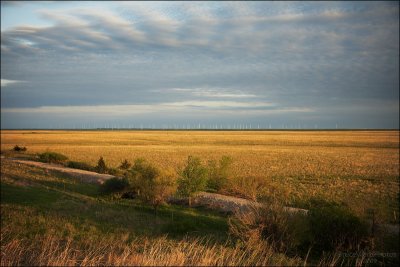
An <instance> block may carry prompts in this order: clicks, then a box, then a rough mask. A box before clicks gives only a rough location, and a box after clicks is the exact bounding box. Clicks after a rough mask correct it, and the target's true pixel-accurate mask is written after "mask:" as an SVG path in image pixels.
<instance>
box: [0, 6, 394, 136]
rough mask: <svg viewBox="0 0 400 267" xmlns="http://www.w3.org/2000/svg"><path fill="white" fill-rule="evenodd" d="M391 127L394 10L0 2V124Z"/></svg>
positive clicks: (8, 126)
mask: <svg viewBox="0 0 400 267" xmlns="http://www.w3.org/2000/svg"><path fill="white" fill-rule="evenodd" d="M103 127H114V128H115V127H120V128H122V127H124V128H126V127H135V128H140V127H143V128H153V127H154V128H214V129H215V128H246V127H247V128H253V129H257V128H260V129H261V128H272V129H276V128H277V129H281V128H285V129H299V128H302V129H304V128H312V129H314V128H318V129H323V128H338V129H342V128H377V129H378V128H395V129H398V128H399V2H360V1H357V2H350V1H343V2H340V1H335V2H326V1H321V2H303V1H301V2H288V1H282V2H279V1H271V2H269V1H256V2H240V1H234V2H227V1H210V2H196V1H188V2H176V1H171V2H167V1H165V2H149V1H146V2H94V1H91V2H82V1H80V2H78V1H77V2H56V1H36V2H12V1H2V2H1V128H2V129H22V128H23V129H30V128H32V129H34V128H55V129H59V128H103Z"/></svg>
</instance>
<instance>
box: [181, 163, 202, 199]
mask: <svg viewBox="0 0 400 267" xmlns="http://www.w3.org/2000/svg"><path fill="white" fill-rule="evenodd" d="M206 185H207V168H206V167H204V166H202V164H201V162H200V159H199V158H196V157H192V156H189V157H188V160H187V165H186V167H185V168H184V169H183V170H182V171H181V172H180V177H179V179H178V192H179V194H180V195H182V196H185V197H188V198H189V206H191V205H192V199H191V198H192V196H193V195H194V194H195V193H196V192H198V191H201V190H204V189H205V187H206Z"/></svg>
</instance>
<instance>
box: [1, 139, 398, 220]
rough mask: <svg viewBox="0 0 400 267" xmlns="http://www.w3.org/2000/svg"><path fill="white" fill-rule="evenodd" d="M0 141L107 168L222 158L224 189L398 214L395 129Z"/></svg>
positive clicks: (7, 147) (382, 217)
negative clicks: (227, 178)
mask: <svg viewBox="0 0 400 267" xmlns="http://www.w3.org/2000/svg"><path fill="white" fill-rule="evenodd" d="M1 141H2V144H1V149H2V150H3V151H4V150H10V149H12V148H13V147H14V146H15V145H16V144H18V145H22V146H26V147H27V148H28V152H30V153H36V152H37V153H38V152H44V151H46V150H49V151H55V152H59V153H62V154H65V155H66V156H68V157H69V158H70V159H71V160H73V161H83V162H87V163H89V164H92V165H95V164H96V162H97V160H98V159H99V157H100V156H103V157H104V159H105V160H106V162H107V164H109V165H110V166H111V167H117V166H119V165H120V163H121V161H122V160H124V159H128V160H129V161H130V162H133V161H134V160H135V159H137V158H139V157H143V158H146V159H148V160H149V161H151V163H153V164H155V165H156V166H158V167H161V168H166V167H172V168H175V169H178V168H182V167H183V165H184V163H185V161H186V158H187V156H189V155H193V156H199V157H200V158H201V159H202V160H203V161H204V162H206V161H207V160H212V159H213V160H218V159H219V158H221V157H222V156H223V155H227V156H231V157H232V158H233V160H234V162H233V165H232V173H233V177H231V181H233V182H232V183H231V185H230V188H228V190H226V192H228V193H231V194H236V195H241V196H244V197H248V198H253V199H254V198H265V197H267V198H268V197H273V198H279V199H280V200H281V201H283V202H285V203H286V204H289V205H290V204H292V205H293V203H300V202H304V201H307V199H309V198H310V197H322V198H324V199H327V200H335V201H341V202H345V203H346V204H348V205H349V206H350V207H351V208H352V209H353V210H354V211H355V212H356V213H357V214H358V215H360V216H363V215H364V213H365V210H366V209H369V208H373V209H375V210H376V211H377V212H378V218H380V220H382V221H389V222H398V217H399V211H398V207H397V206H398V205H397V200H398V199H397V198H398V194H399V189H398V188H399V187H398V185H399V184H398V177H399V149H398V148H399V132H398V131H316V132H313V131H303V132H302V131H293V132H287V131H283V132H279V131H273V132H268V131H246V132H244V131H229V132H224V131H2V132H1ZM243 185H245V186H243Z"/></svg>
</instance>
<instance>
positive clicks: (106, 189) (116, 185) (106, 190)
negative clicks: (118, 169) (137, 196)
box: [100, 177, 129, 194]
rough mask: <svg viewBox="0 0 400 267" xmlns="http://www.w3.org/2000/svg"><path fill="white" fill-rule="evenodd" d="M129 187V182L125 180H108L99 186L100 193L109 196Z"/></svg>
mask: <svg viewBox="0 0 400 267" xmlns="http://www.w3.org/2000/svg"><path fill="white" fill-rule="evenodd" d="M128 187H129V182H128V180H127V179H126V178H122V179H121V178H117V177H115V178H110V179H108V180H106V181H105V182H104V183H103V184H102V185H100V192H102V193H103V194H111V193H118V192H123V191H125V190H126V189H128Z"/></svg>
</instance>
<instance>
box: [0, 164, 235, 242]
mask: <svg viewBox="0 0 400 267" xmlns="http://www.w3.org/2000/svg"><path fill="white" fill-rule="evenodd" d="M3 165H4V166H2V169H3V170H2V172H3V175H4V177H5V179H3V181H2V183H1V205H2V215H3V214H4V215H5V217H4V218H5V219H4V220H3V219H2V225H4V226H7V227H15V225H19V224H25V225H21V227H20V228H19V229H18V232H20V233H25V234H26V235H29V232H31V233H32V232H37V231H50V232H51V231H57V232H61V233H66V234H67V233H68V234H70V235H71V234H72V236H74V237H82V236H84V237H86V236H87V234H86V231H88V228H90V229H92V230H91V231H92V232H93V231H94V232H96V234H102V235H104V234H111V233H114V234H115V233H119V234H121V233H129V235H132V237H133V236H140V235H143V236H162V235H168V236H171V237H173V238H181V237H183V236H193V237H196V236H204V235H210V236H212V237H213V239H215V240H216V241H218V240H221V241H222V240H224V239H226V237H227V232H228V225H227V220H226V218H225V217H224V216H221V215H219V214H217V213H215V212H211V211H202V210H196V209H191V208H183V207H180V206H175V205H167V206H163V207H161V208H160V209H159V210H158V212H157V214H155V213H154V210H153V209H152V208H151V207H150V206H146V205H143V204H141V203H140V202H138V201H136V200H127V199H120V200H113V199H112V198H111V197H103V196H101V195H100V194H99V190H98V186H97V185H93V184H85V183H81V182H79V181H78V180H77V179H74V178H69V177H68V176H67V175H65V174H62V173H59V172H51V173H50V174H46V173H44V172H43V171H42V170H41V169H38V168H34V167H29V166H23V169H26V171H27V172H29V173H30V174H31V176H28V177H27V176H25V175H24V172H22V173H19V172H20V171H17V170H16V168H15V167H16V166H15V164H14V163H8V162H4V164H3ZM19 168H20V170H21V167H19ZM48 175H50V176H51V177H52V178H51V179H49V177H48ZM17 181H18V182H21V181H22V182H23V183H24V184H23V185H21V184H18V183H17ZM21 211H24V212H21ZM8 214H14V215H13V216H8ZM2 218H3V216H2ZM59 220H61V221H62V222H58V221H59ZM57 222H58V223H57ZM13 225H14V226H13ZM63 225H65V227H64V226H63ZM71 229H72V230H71ZM70 232H71V233H70Z"/></svg>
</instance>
